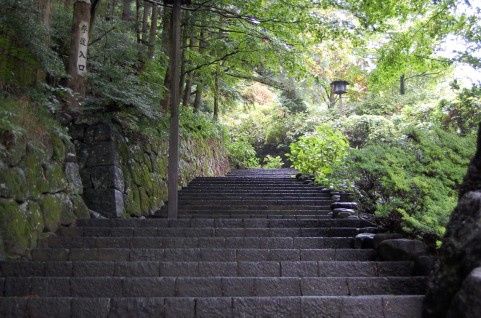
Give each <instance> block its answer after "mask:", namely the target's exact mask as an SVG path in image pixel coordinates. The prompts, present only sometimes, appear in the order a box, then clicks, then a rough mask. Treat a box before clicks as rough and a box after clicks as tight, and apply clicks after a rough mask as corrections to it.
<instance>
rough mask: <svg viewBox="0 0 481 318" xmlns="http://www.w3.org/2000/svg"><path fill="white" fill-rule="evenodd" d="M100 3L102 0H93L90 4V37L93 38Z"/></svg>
mask: <svg viewBox="0 0 481 318" xmlns="http://www.w3.org/2000/svg"><path fill="white" fill-rule="evenodd" d="M99 4H100V0H92V5H91V6H90V23H89V38H92V32H93V30H94V24H95V18H96V17H97V8H98V5H99Z"/></svg>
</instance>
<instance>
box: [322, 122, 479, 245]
mask: <svg viewBox="0 0 481 318" xmlns="http://www.w3.org/2000/svg"><path fill="white" fill-rule="evenodd" d="M474 150H475V138H474V136H468V137H461V136H459V135H457V134H455V133H450V132H446V131H443V130H441V129H439V128H435V129H432V130H422V129H419V128H412V127H410V128H407V129H406V130H404V135H403V138H400V139H398V140H391V141H372V142H370V143H369V144H368V145H367V146H366V147H364V148H363V149H351V150H350V152H349V155H348V158H347V160H346V164H345V165H344V166H338V167H336V172H335V173H334V174H333V175H332V176H331V181H332V182H334V183H342V182H344V183H346V182H347V181H351V182H352V183H353V185H354V189H355V191H357V192H358V194H359V195H360V198H361V199H360V201H361V209H362V212H367V213H374V215H375V216H376V217H377V218H378V221H379V222H380V223H381V224H382V225H383V226H385V227H386V228H387V229H389V230H393V231H404V232H407V233H410V234H411V235H412V236H413V237H419V238H424V239H428V241H429V240H431V241H432V242H434V241H435V240H436V239H439V238H440V237H441V236H442V235H443V234H444V232H445V226H446V223H447V221H448V219H449V215H450V213H451V211H452V210H453V208H454V207H455V205H456V201H457V189H458V186H459V185H460V183H461V181H462V178H463V176H464V174H465V173H466V167H467V165H468V163H469V160H470V158H471V156H472V154H473V152H474Z"/></svg>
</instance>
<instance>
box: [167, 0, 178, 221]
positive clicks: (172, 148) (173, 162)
mask: <svg viewBox="0 0 481 318" xmlns="http://www.w3.org/2000/svg"><path fill="white" fill-rule="evenodd" d="M180 19H181V8H180V0H176V1H175V2H174V8H173V10H172V21H173V23H172V39H171V40H172V42H171V48H172V49H171V50H170V52H171V54H170V68H171V70H172V81H171V87H170V92H171V98H170V132H169V169H168V170H169V171H168V192H169V194H168V201H169V207H168V217H169V218H170V219H176V218H177V206H178V196H177V186H178V181H179V96H180V95H179V79H180V76H179V75H180V54H181V52H180V23H181V21H180Z"/></svg>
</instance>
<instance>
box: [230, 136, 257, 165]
mask: <svg viewBox="0 0 481 318" xmlns="http://www.w3.org/2000/svg"><path fill="white" fill-rule="evenodd" d="M227 154H228V156H229V160H230V163H231V166H232V167H234V168H236V169H246V168H259V167H260V165H259V158H257V157H256V150H255V149H254V147H253V146H252V145H251V144H250V143H249V142H248V141H247V139H245V138H240V139H238V140H236V141H233V142H229V143H228V144H227Z"/></svg>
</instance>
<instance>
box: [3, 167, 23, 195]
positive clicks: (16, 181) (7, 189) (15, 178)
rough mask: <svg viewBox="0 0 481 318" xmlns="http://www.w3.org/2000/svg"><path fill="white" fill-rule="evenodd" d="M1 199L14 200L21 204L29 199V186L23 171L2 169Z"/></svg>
mask: <svg viewBox="0 0 481 318" xmlns="http://www.w3.org/2000/svg"><path fill="white" fill-rule="evenodd" d="M0 197H4V198H13V199H15V200H17V201H19V202H24V201H25V200H26V199H27V184H26V180H25V173H24V172H23V170H22V169H20V168H7V167H3V168H0Z"/></svg>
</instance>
